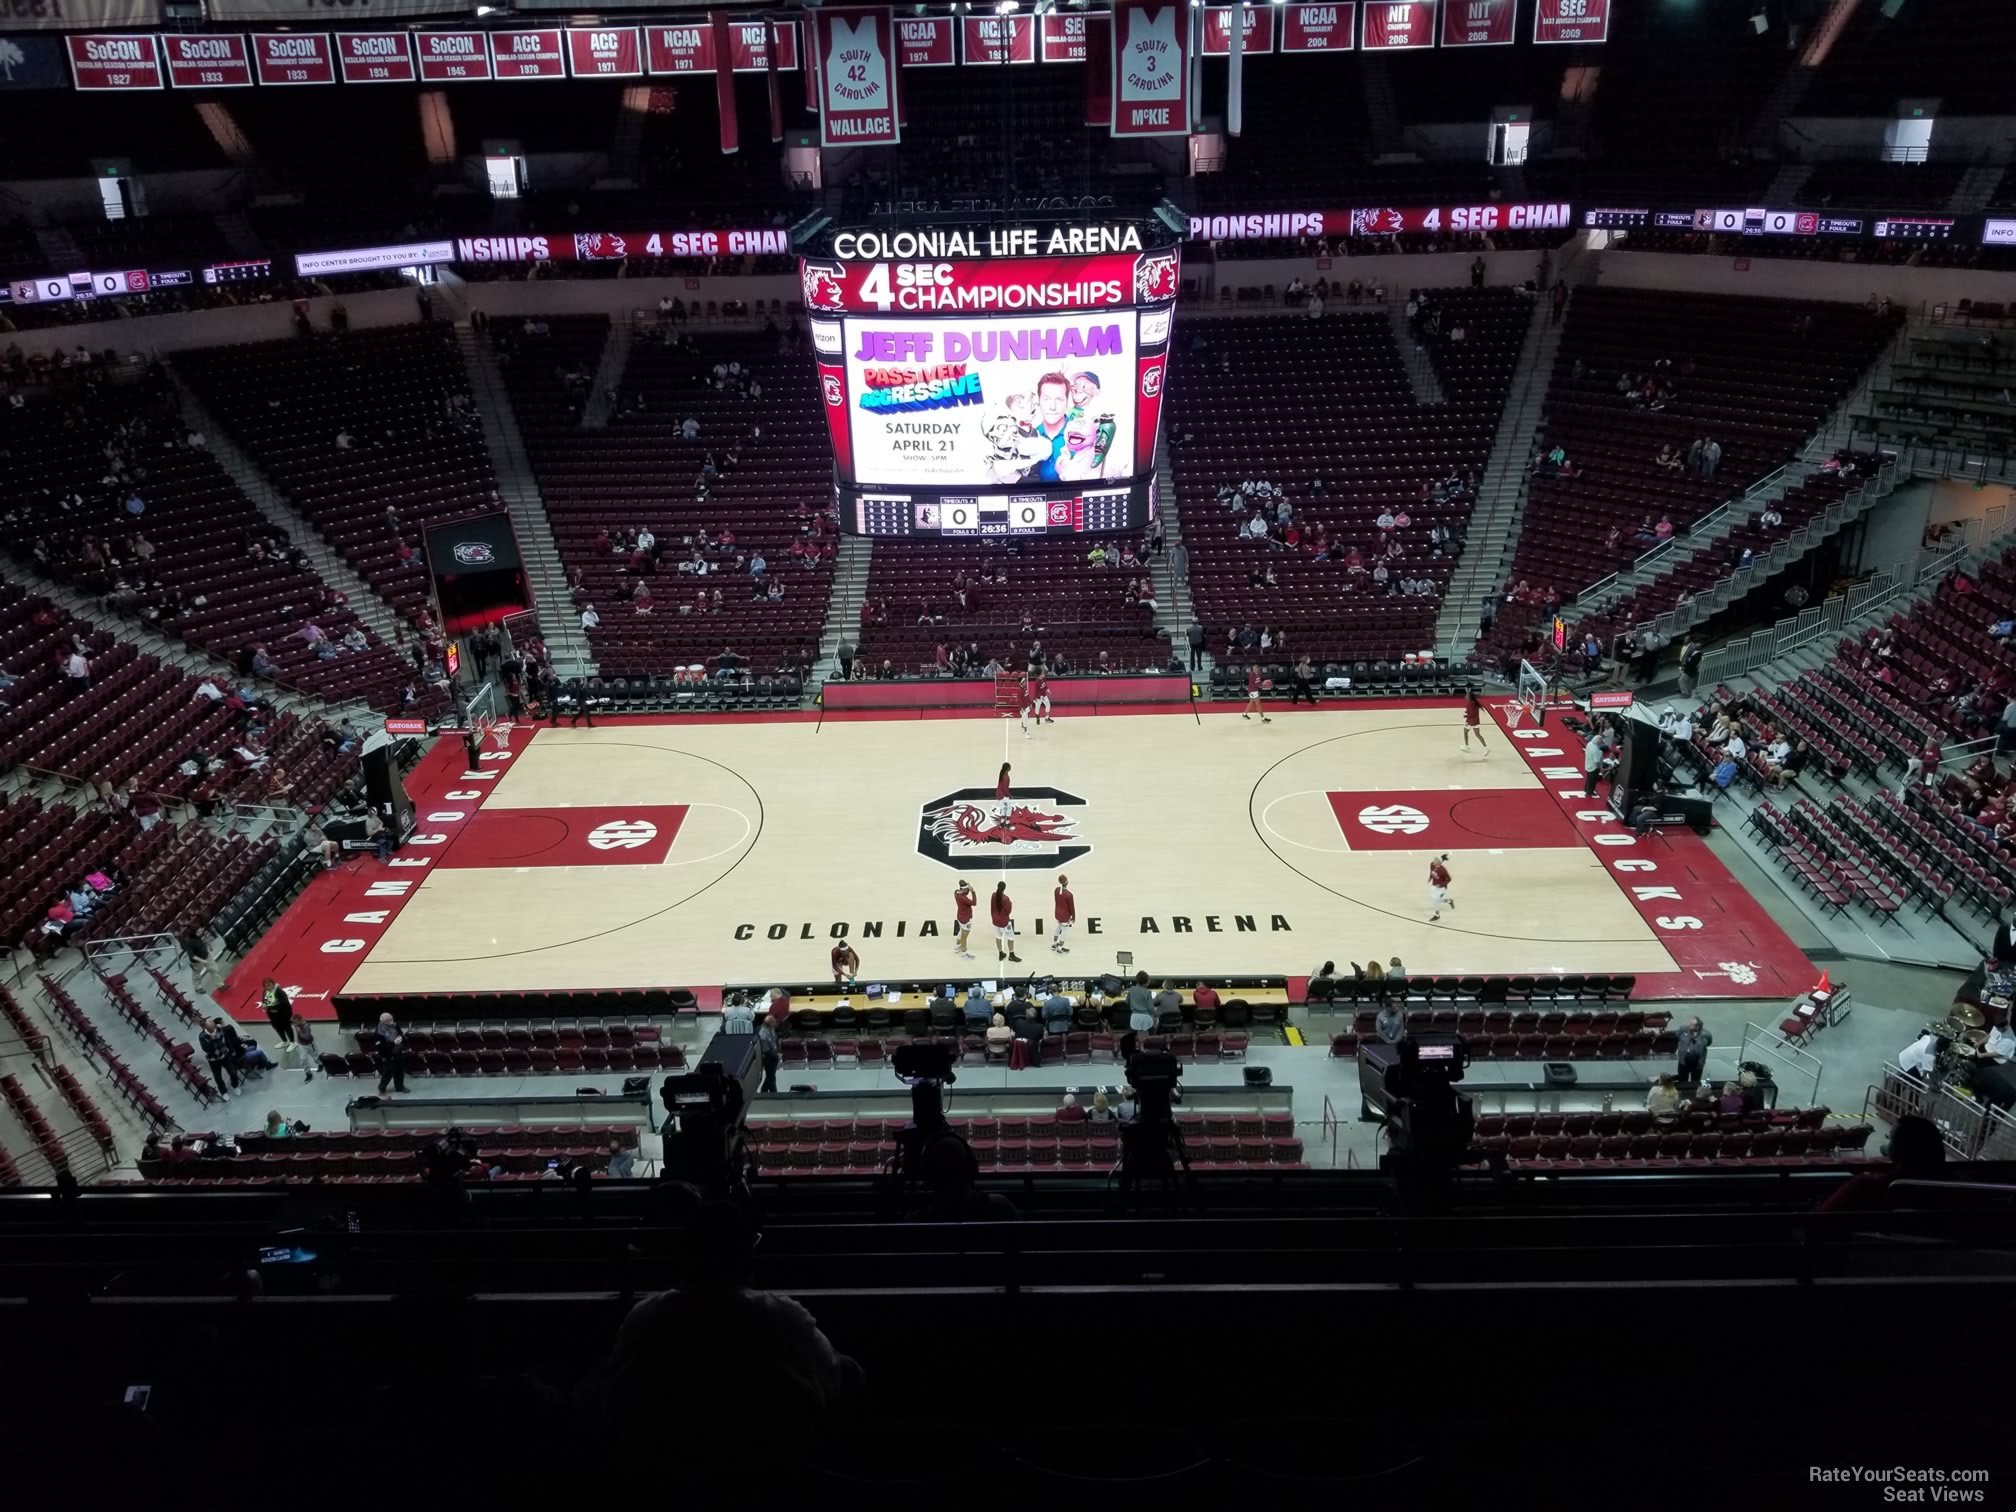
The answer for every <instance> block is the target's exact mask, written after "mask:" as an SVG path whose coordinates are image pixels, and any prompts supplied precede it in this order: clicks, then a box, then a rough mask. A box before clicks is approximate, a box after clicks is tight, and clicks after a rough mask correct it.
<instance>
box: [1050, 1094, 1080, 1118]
mask: <svg viewBox="0 0 2016 1512" xmlns="http://www.w3.org/2000/svg"><path fill="white" fill-rule="evenodd" d="M1057 1122H1059V1123H1060V1124H1067V1123H1083V1122H1085V1110H1084V1109H1083V1108H1081V1107H1079V1106H1078V1098H1077V1096H1076V1095H1075V1094H1073V1093H1070V1092H1066V1093H1065V1094H1064V1100H1063V1101H1062V1102H1060V1103H1059V1104H1058V1105H1057Z"/></svg>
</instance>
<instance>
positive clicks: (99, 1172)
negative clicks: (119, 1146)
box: [14, 1126, 112, 1187]
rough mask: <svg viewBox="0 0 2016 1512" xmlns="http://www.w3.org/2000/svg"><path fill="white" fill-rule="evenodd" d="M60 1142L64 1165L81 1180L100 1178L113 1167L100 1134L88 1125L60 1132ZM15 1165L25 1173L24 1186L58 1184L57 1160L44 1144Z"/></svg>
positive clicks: (23, 1156)
mask: <svg viewBox="0 0 2016 1512" xmlns="http://www.w3.org/2000/svg"><path fill="white" fill-rule="evenodd" d="M56 1144H57V1146H58V1148H60V1149H61V1150H62V1152H63V1163H64V1165H65V1166H67V1167H68V1168H69V1171H70V1174H71V1175H72V1176H74V1177H76V1178H77V1180H78V1181H79V1182H80V1183H82V1182H88V1181H93V1180H96V1179H97V1178H98V1177H100V1176H103V1175H104V1174H105V1173H106V1172H107V1171H109V1170H111V1169H112V1156H111V1155H110V1154H108V1153H107V1151H106V1149H105V1147H104V1146H103V1145H101V1144H99V1143H98V1136H97V1135H95V1134H93V1133H92V1132H91V1131H90V1130H89V1129H87V1128H84V1127H82V1126H79V1127H78V1128H75V1129H72V1130H71V1131H70V1132H69V1133H68V1134H61V1135H58V1136H57V1139H56ZM14 1164H15V1167H16V1168H17V1169H18V1170H19V1171H20V1172H21V1184H22V1185H23V1186H28V1187H51V1186H54V1185H55V1184H56V1163H55V1162H54V1161H53V1160H51V1159H50V1158H49V1156H48V1155H47V1153H45V1152H44V1151H43V1150H42V1148H41V1147H40V1146H37V1147H36V1148H35V1149H33V1150H31V1151H29V1152H28V1153H27V1154H26V1155H22V1156H20V1157H19V1158H17V1159H16V1160H15V1162H14Z"/></svg>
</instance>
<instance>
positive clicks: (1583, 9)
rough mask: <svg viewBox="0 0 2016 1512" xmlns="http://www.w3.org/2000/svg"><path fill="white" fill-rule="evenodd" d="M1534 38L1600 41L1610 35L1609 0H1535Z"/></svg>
mask: <svg viewBox="0 0 2016 1512" xmlns="http://www.w3.org/2000/svg"><path fill="white" fill-rule="evenodd" d="M1538 5H1539V9H1538V10H1536V11H1534V13H1533V40H1534V41H1535V42H1602V41H1606V40H1607V39H1608V38H1609V36H1610V0H1538Z"/></svg>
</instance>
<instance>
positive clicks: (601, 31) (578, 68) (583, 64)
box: [567, 26, 644, 79]
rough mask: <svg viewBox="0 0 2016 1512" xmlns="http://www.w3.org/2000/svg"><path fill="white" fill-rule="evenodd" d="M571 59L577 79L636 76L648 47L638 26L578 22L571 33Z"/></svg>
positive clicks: (568, 45)
mask: <svg viewBox="0 0 2016 1512" xmlns="http://www.w3.org/2000/svg"><path fill="white" fill-rule="evenodd" d="M567 63H568V66H569V67H570V68H571V69H572V70H573V74H574V77H575V78H577V79H634V78H636V77H638V76H639V75H640V74H642V73H643V72H644V49H643V47H642V45H641V44H640V43H639V42H638V40H637V28H636V27H634V26H577V27H573V28H571V29H570V30H569V31H568V33H567Z"/></svg>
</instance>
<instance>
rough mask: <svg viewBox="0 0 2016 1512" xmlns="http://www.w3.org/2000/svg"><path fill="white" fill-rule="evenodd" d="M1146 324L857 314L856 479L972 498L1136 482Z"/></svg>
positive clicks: (1124, 318) (1083, 318)
mask: <svg viewBox="0 0 2016 1512" xmlns="http://www.w3.org/2000/svg"><path fill="white" fill-rule="evenodd" d="M1136 320H1137V316H1136V314H1135V312H1134V311H1132V310H1124V311H1114V312H1110V313H1107V314H1100V315H1041V316H1032V317H1030V318H1028V319H1026V320H1013V319H1006V320H946V319H937V320H894V319H886V318H883V317H880V316H852V317H849V318H847V319H846V320H845V321H844V322H843V334H844V337H845V341H846V353H845V363H846V371H847V394H848V399H849V416H848V429H849V432H850V435H851V440H852V451H853V465H854V474H855V477H856V478H857V479H858V480H859V481H860V482H862V483H867V484H876V485H881V486H896V485H913V486H937V487H972V488H987V487H999V486H1000V485H1002V484H1007V483H1028V484H1052V483H1071V482H1079V481H1089V480H1104V479H1120V478H1128V477H1131V476H1132V475H1133V473H1134V426H1135V404H1134V386H1135V335H1136V333H1135V322H1136Z"/></svg>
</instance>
